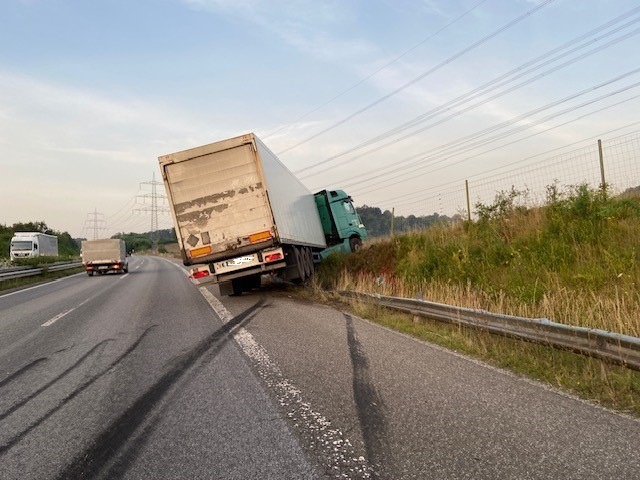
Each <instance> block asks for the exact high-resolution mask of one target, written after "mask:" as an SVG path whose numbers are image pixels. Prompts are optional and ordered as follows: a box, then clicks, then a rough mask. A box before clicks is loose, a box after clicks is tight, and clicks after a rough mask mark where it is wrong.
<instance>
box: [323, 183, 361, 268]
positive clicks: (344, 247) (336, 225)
mask: <svg viewBox="0 0 640 480" xmlns="http://www.w3.org/2000/svg"><path fill="white" fill-rule="evenodd" d="M314 197H315V200H316V206H317V207H318V213H319V214H320V221H321V223H322V229H323V231H324V236H325V239H326V241H327V248H326V249H324V250H322V251H321V252H320V258H321V259H323V258H326V257H327V256H329V255H330V254H331V253H333V252H355V251H357V250H359V249H360V247H362V241H363V240H365V239H366V238H367V230H366V229H365V227H364V225H363V223H362V220H361V219H360V215H358V212H357V211H356V209H355V207H354V206H353V200H352V199H351V197H350V196H349V195H347V194H346V193H345V192H344V191H343V190H322V191H321V192H318V193H316V194H314Z"/></svg>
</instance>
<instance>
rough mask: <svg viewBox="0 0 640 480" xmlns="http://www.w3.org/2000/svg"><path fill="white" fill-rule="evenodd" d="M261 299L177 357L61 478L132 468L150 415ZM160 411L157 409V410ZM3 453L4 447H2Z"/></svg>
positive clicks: (118, 472) (119, 472) (112, 473)
mask: <svg viewBox="0 0 640 480" xmlns="http://www.w3.org/2000/svg"><path fill="white" fill-rule="evenodd" d="M261 306H262V305H261V303H260V302H259V303H257V304H256V305H254V306H253V307H251V308H249V309H247V310H246V311H245V312H244V313H243V314H242V315H239V316H238V317H236V318H235V319H234V320H233V322H229V323H225V324H224V325H222V327H220V328H219V329H217V330H216V331H214V332H213V333H212V334H211V335H209V336H208V337H206V338H205V339H204V340H202V341H201V342H200V343H199V344H198V345H196V346H195V347H194V348H193V349H192V350H190V351H189V352H187V353H185V354H183V355H180V356H179V357H177V358H175V359H173V361H172V362H171V364H170V366H169V370H168V371H167V373H165V374H164V375H163V376H162V377H161V378H160V379H159V380H158V381H157V382H156V383H155V384H154V385H153V386H152V387H151V388H150V389H148V390H147V391H146V392H144V393H143V394H142V395H140V396H139V397H138V398H137V399H136V400H135V402H134V403H133V404H132V405H131V407H129V408H128V409H127V410H125V411H124V412H123V413H122V414H121V415H120V416H119V417H118V418H116V419H115V420H114V421H113V422H111V423H110V424H109V425H107V426H106V428H105V429H104V430H103V431H102V433H100V434H99V435H98V436H97V437H96V438H95V439H94V440H93V442H92V444H91V445H90V446H89V447H88V448H87V449H86V450H84V451H82V452H80V453H79V455H78V456H77V457H76V458H75V459H74V460H73V461H72V462H71V463H70V464H69V466H68V467H67V468H66V469H65V470H64V471H62V472H61V473H60V474H59V476H58V477H57V478H59V479H60V480H63V479H64V480H66V479H69V478H96V477H100V478H120V477H122V476H123V475H124V473H125V472H126V471H127V470H128V468H129V466H130V464H131V462H132V461H133V460H134V459H135V456H136V454H137V452H138V451H140V449H141V448H142V447H143V446H144V444H145V442H146V440H147V438H148V435H149V433H150V432H151V431H152V430H153V428H154V424H155V423H156V422H157V419H158V417H157V416H156V417H155V418H151V417H150V412H151V411H152V410H154V409H155V408H156V407H157V405H158V404H159V402H160V401H161V400H162V399H163V398H164V397H165V396H166V395H168V394H169V393H170V392H171V391H172V389H173V388H174V386H175V385H176V383H177V382H178V381H179V380H181V379H182V378H183V377H184V376H185V375H187V374H188V372H190V371H191V369H192V368H193V366H194V365H195V364H196V363H197V362H198V361H200V360H202V359H209V358H211V357H212V356H215V355H217V353H218V352H219V351H220V350H221V349H222V347H223V346H224V345H226V344H227V342H228V341H229V340H230V339H231V337H230V335H229V333H230V332H231V331H232V330H233V329H234V328H235V327H236V326H237V325H240V324H242V323H243V322H246V321H247V319H248V318H250V317H251V315H252V314H253V312H254V311H256V310H257V309H259V308H261ZM156 414H157V412H156ZM0 453H1V451H0ZM105 470H107V472H106V474H105V475H102V474H103V473H105Z"/></svg>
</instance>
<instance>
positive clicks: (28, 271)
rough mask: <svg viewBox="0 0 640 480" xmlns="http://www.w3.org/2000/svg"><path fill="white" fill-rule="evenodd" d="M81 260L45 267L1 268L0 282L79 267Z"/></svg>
mask: <svg viewBox="0 0 640 480" xmlns="http://www.w3.org/2000/svg"><path fill="white" fill-rule="evenodd" d="M81 266H82V262H66V263H62V262H58V263H52V264H50V265H48V266H46V267H22V268H20V269H9V270H10V271H6V270H7V269H3V270H2V271H0V282H3V281H5V280H13V279H15V278H23V277H33V276H34V275H42V274H43V273H44V272H57V271H59V270H67V269H69V268H76V267H81Z"/></svg>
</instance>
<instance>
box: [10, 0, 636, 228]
mask: <svg viewBox="0 0 640 480" xmlns="http://www.w3.org/2000/svg"><path fill="white" fill-rule="evenodd" d="M0 18H2V19H3V21H2V25H3V26H2V29H0V223H1V224H5V225H12V224H13V223H16V222H27V221H45V222H46V223H47V225H48V226H49V227H50V228H52V229H55V230H58V231H68V232H69V233H70V234H71V235H72V236H73V237H87V238H92V236H94V235H98V236H100V237H104V236H110V235H112V234H114V233H116V232H121V231H125V232H129V231H136V232H143V231H148V230H149V229H150V226H151V221H152V219H151V215H150V211H151V201H150V199H151V196H152V194H153V190H154V188H155V189H156V193H157V194H164V187H163V186H162V185H160V184H156V185H154V184H153V181H154V180H155V181H156V182H159V181H161V177H160V171H159V168H158V156H160V155H164V154H167V153H172V152H175V151H179V150H184V149H187V148H192V147H195V146H199V145H203V144H207V143H212V142H215V141H218V140H223V139H225V138H229V137H234V136H238V135H242V134H245V133H248V132H254V133H255V134H256V135H257V136H258V137H260V139H261V140H263V142H264V143H265V144H266V145H267V146H268V147H269V148H270V149H271V150H272V151H273V152H275V153H276V154H277V155H278V157H279V158H280V159H281V160H282V162H283V163H284V164H285V165H286V166H287V167H288V168H289V169H290V170H292V171H293V172H294V173H296V175H297V176H298V178H300V179H301V180H302V181H303V183H304V184H305V185H306V186H307V187H308V188H309V189H310V190H311V191H317V190H320V189H323V188H343V189H345V190H347V191H348V192H349V193H350V194H351V195H352V196H353V198H354V201H355V203H356V205H365V204H366V205H369V206H375V207H380V208H381V209H382V210H385V209H392V208H395V209H396V213H397V214H401V215H409V214H415V215H428V214H431V213H433V212H434V211H436V210H437V209H438V207H437V206H433V205H429V204H427V203H425V202H422V201H416V202H413V203H411V199H414V198H415V199H419V198H422V197H424V196H425V192H433V193H434V194H437V195H440V193H438V192H442V195H446V193H447V192H448V191H451V189H452V188H455V189H459V188H462V187H463V185H464V182H465V179H467V178H469V177H475V178H482V176H483V175H484V172H491V175H494V176H495V175H497V174H504V175H505V178H508V175H509V174H510V173H509V172H511V171H512V170H513V168H514V167H512V166H511V165H513V164H514V163H515V162H523V163H521V164H520V165H519V166H518V168H524V167H525V166H526V165H527V162H529V164H531V165H535V164H536V163H535V162H540V161H545V160H547V161H552V160H553V158H555V157H554V155H559V154H561V153H562V152H563V149H565V150H566V151H570V150H571V149H576V148H582V147H586V146H588V145H593V144H594V142H595V140H594V138H598V137H599V136H601V135H604V136H605V137H606V135H614V134H615V135H623V134H630V135H631V134H633V133H634V132H637V131H638V130H639V129H640V125H638V124H637V122H638V121H640V118H638V117H639V116H638V111H639V109H638V107H639V106H640V100H639V99H638V98H636V97H637V96H638V95H640V87H639V86H636V85H635V84H636V83H638V82H640V70H638V69H640V61H639V60H640V48H639V47H640V36H639V35H638V32H636V30H637V29H638V28H639V27H640V4H638V2H637V1H631V0H607V1H604V0H588V1H585V0H573V1H570V0H366V1H365V0H325V1H321V0H270V1H267V0H263V1H260V0H136V1H131V0H103V1H100V2H96V1H91V2H88V1H86V0H2V1H0ZM634 123H636V124H635V125H634ZM513 128H519V129H520V131H515V132H513V133H511V134H510V135H509V136H508V137H505V136H502V137H500V136H497V137H495V136H494V137H492V136H491V135H496V134H499V133H501V132H502V133H504V132H506V131H507V130H508V129H513ZM610 132H615V133H610ZM478 139H486V142H485V143H482V142H477V140H478ZM474 140H476V142H475V143H473V142H474ZM465 142H466V143H465ZM507 143H508V145H503V144H507ZM487 150H491V151H490V152H489V153H484V152H485V151H487ZM551 151H553V152H555V153H553V154H551V153H548V154H545V152H551ZM527 159H531V160H527ZM549 159H551V160H549ZM632 161H633V160H632ZM452 186H453V187H452ZM506 188H508V185H506ZM442 195H441V196H442ZM421 196H422V197H421ZM408 200H409V201H408ZM160 205H161V206H163V205H166V203H165V202H164V201H163V200H162V199H160ZM165 210H166V209H161V211H160V215H159V217H158V226H159V227H160V228H170V227H172V222H171V217H170V216H169V215H168V214H167V213H166V211H165ZM445 210H446V209H444V208H443V210H442V213H444V214H450V213H452V212H449V211H445ZM454 213H455V212H454Z"/></svg>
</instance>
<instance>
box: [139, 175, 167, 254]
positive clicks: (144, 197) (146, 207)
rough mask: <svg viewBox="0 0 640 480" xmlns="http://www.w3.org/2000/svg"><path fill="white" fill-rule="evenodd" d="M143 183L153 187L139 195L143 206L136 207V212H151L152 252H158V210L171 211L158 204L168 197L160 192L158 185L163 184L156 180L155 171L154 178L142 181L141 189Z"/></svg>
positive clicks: (162, 211)
mask: <svg viewBox="0 0 640 480" xmlns="http://www.w3.org/2000/svg"><path fill="white" fill-rule="evenodd" d="M143 185H145V186H147V187H151V193H144V194H140V195H137V197H138V198H139V199H141V203H142V206H141V207H140V208H136V209H134V210H133V211H134V212H141V213H149V214H151V215H150V216H151V230H150V232H151V242H152V247H151V248H152V253H157V251H158V212H160V213H161V214H165V213H169V208H168V207H167V206H165V205H162V206H158V200H160V201H161V202H164V201H165V200H166V199H167V197H166V196H164V195H162V194H161V193H158V186H159V185H162V182H157V181H156V174H155V172H154V174H153V177H152V180H151V181H150V182H141V183H140V189H142V188H143V187H142V186H143Z"/></svg>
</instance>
